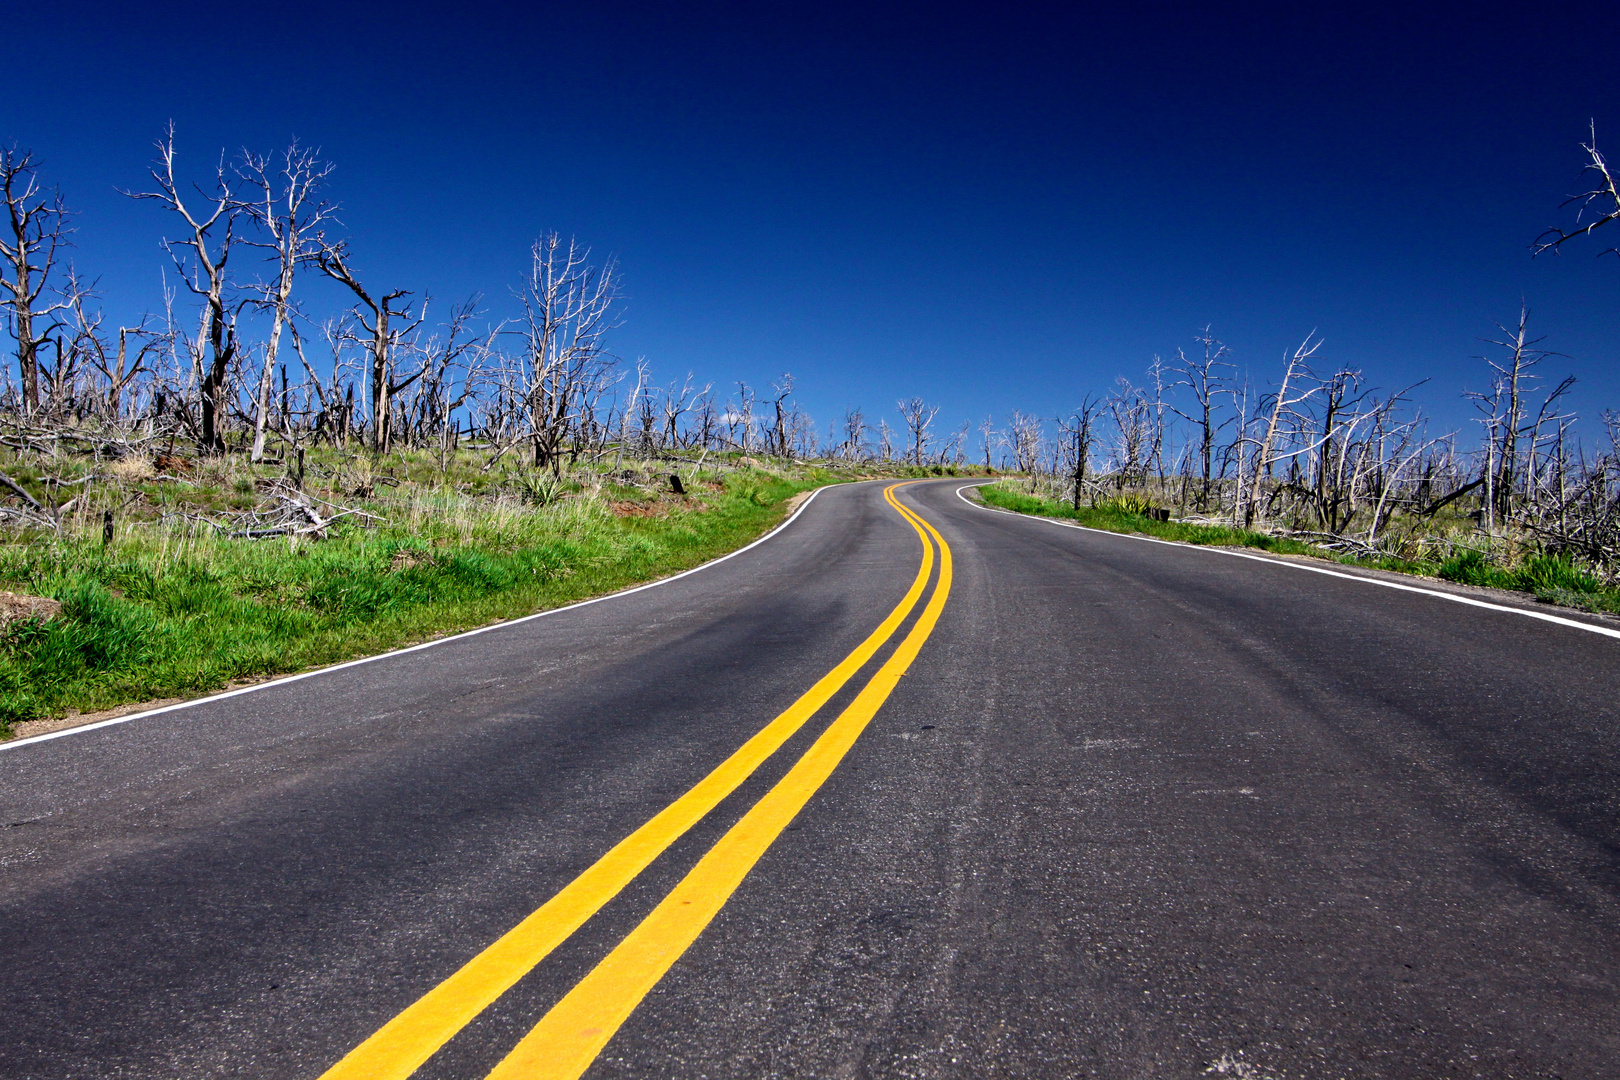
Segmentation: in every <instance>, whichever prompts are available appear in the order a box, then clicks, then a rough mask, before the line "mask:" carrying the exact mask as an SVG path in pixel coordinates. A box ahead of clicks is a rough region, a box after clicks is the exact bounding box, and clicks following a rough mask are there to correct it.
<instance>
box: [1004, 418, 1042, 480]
mask: <svg viewBox="0 0 1620 1080" xmlns="http://www.w3.org/2000/svg"><path fill="white" fill-rule="evenodd" d="M1007 435H1008V442H1009V443H1010V444H1011V445H1012V452H1013V462H1014V464H1015V466H1016V468H1017V470H1018V471H1019V472H1021V473H1024V474H1026V475H1028V476H1029V478H1030V480H1031V482H1032V483H1033V481H1034V479H1035V477H1036V474H1037V473H1038V472H1039V471H1040V464H1041V446H1042V439H1041V420H1040V417H1038V416H1030V415H1029V414H1027V413H1022V412H1016V411H1015V412H1014V413H1013V414H1012V418H1011V419H1010V420H1008V421H1007Z"/></svg>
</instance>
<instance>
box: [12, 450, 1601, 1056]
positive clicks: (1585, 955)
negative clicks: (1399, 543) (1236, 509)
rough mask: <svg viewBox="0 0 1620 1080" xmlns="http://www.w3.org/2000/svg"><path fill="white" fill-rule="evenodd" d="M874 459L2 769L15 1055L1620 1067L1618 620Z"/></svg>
mask: <svg viewBox="0 0 1620 1080" xmlns="http://www.w3.org/2000/svg"><path fill="white" fill-rule="evenodd" d="M887 486H888V485H885V484H861V485H851V486H846V487H839V488H832V489H827V490H825V491H823V492H822V493H821V494H819V495H818V496H817V497H816V498H815V499H814V500H812V501H811V502H810V503H808V504H807V505H806V506H805V507H804V508H803V510H802V512H801V513H800V515H799V516H798V518H797V519H796V520H794V521H793V522H792V523H791V524H790V525H788V526H787V527H785V528H784V529H783V530H781V531H780V532H778V533H777V534H775V535H773V536H772V537H771V538H769V539H768V540H766V541H765V542H763V543H761V544H759V545H757V546H756V547H753V548H751V549H749V550H748V551H745V552H743V553H741V554H739V555H737V556H736V557H734V558H731V559H728V560H726V561H724V562H721V563H718V564H714V565H711V566H709V567H707V568H705V569H703V570H701V571H699V572H696V573H693V574H690V575H687V576H685V577H682V578H680V579H678V580H675V581H671V582H668V583H666V584H663V585H660V586H657V587H655V588H649V589H644V590H642V591H639V592H635V593H631V594H629V595H624V596H620V597H616V598H612V599H609V600H605V601H603V602H600V603H595V604H591V605H588V606H584V607H579V608H575V609H572V610H567V611H563V612H559V613H556V614H553V615H548V616H546V617H542V618H537V619H531V620H529V621H526V622H521V623H518V624H515V625H509V626H505V627H502V628H499V629H496V630H492V631H489V632H487V633H481V634H477V635H473V636H468V637H462V638H458V639H454V640H451V641H448V642H445V643H441V644H438V645H436V646H433V647H431V648H426V649H419V650H416V651H412V652H407V653H403V654H397V655H394V656H390V657H385V658H381V659H378V660H376V661H373V662H370V663H365V664H360V665H357V666H351V667H347V668H344V669H341V670H336V671H331V672H327V673H324V674H319V675H316V676H313V677H310V678H304V679H301V680H297V681H291V682H284V683H280V684H275V685H271V686H268V687H266V688H263V689H260V690H256V691H254V692H252V693H247V694H241V695H238V696H235V697H229V698H225V699H222V700H215V701H211V702H204V703H201V704H197V705H194V706H191V707H188V708H184V709H179V710H174V711H170V712H165V713H161V714H158V715H153V716H148V717H145V718H142V719H137V720H133V721H130V722H127V723H121V724H116V725H112V726H108V727H104V728H99V729H96V730H91V731H81V732H78V733H74V734H71V735H68V736H65V737H61V738H55V739H48V740H45V741H38V742H30V743H25V744H21V745H17V744H12V745H10V746H8V747H7V748H6V749H3V750H0V825H4V827H3V828H0V1033H3V1037H0V1076H4V1077H7V1078H24V1077H30V1078H31V1077H53V1078H54V1077H81V1076H82V1077H91V1076H93V1077H154V1078H156V1077H162V1078H165V1080H173V1078H182V1077H204V1076H206V1077H304V1078H316V1077H323V1076H324V1077H328V1078H331V1080H343V1078H345V1077H378V1078H382V1077H388V1076H399V1077H404V1076H407V1075H415V1076H416V1077H418V1078H419V1080H420V1078H461V1077H475V1078H476V1077H485V1076H491V1077H495V1078H497V1080H501V1078H506V1077H516V1076H537V1077H539V1076H558V1077H561V1076H577V1075H580V1074H581V1070H586V1069H588V1072H587V1073H586V1075H589V1076H590V1077H593V1078H594V1077H601V1078H607V1077H629V1076H642V1077H648V1076H656V1077H700V1076H701V1077H716V1078H719V1077H759V1076H781V1077H809V1076H815V1077H856V1076H873V1077H957V1076H960V1077H992V1076H993V1077H1076V1076H1088V1077H1090V1076H1096V1077H1121V1078H1123V1077H1189V1078H1190V1077H1201V1076H1232V1077H1242V1078H1250V1080H1254V1078H1260V1077H1274V1078H1283V1077H1402V1078H1405V1077H1490V1078H1493V1080H1495V1078H1506V1077H1603V1076H1620V992H1617V990H1620V988H1617V985H1616V975H1617V972H1620V703H1617V698H1616V693H1615V691H1616V687H1617V676H1620V640H1616V639H1615V638H1614V637H1612V636H1604V635H1602V634H1599V633H1593V632H1589V631H1587V630H1585V629H1582V628H1580V627H1578V626H1566V625H1561V624H1555V623H1548V622H1545V621H1540V620H1537V619H1534V618H1530V617H1526V616H1525V615H1524V614H1522V613H1520V612H1519V611H1515V610H1496V609H1493V608H1480V607H1471V606H1465V605H1463V604H1458V603H1455V602H1452V601H1450V600H1447V599H1445V598H1444V597H1441V596H1433V595H1427V594H1424V593H1414V592H1406V591H1397V590H1393V589H1389V588H1384V587H1380V586H1378V585H1375V584H1370V583H1369V582H1368V581H1365V580H1358V579H1357V578H1356V575H1351V576H1349V577H1333V576H1328V575H1324V574H1321V573H1314V572H1309V571H1307V570H1305V569H1302V568H1301V566H1300V565H1299V564H1297V563H1293V564H1291V563H1286V562H1281V561H1266V560H1258V559H1247V558H1239V557H1234V556H1232V555H1230V554H1226V553H1223V552H1219V551H1212V550H1202V549H1194V548H1188V547H1182V546H1177V545H1168V544H1162V543H1151V542H1147V541H1144V540H1142V539H1139V538H1130V537H1123V536H1116V535H1111V534H1102V533H1095V532H1090V531H1083V530H1078V529H1073V528H1065V527H1061V526H1058V525H1056V524H1053V523H1051V522H1047V521H1041V520H1037V519H1031V518H1022V517H1016V516H1010V515H1005V514H999V513H995V512H993V511H990V510H988V509H985V508H983V507H980V506H975V505H971V504H970V503H969V502H968V501H967V500H966V499H965V498H964V497H963V496H962V495H960V494H959V489H961V488H962V487H963V482H962V481H941V482H927V483H917V484H911V485H908V486H904V487H900V488H899V489H898V490H896V491H894V492H893V494H892V495H885V489H886V488H887ZM891 500H892V501H891ZM902 507H905V508H908V509H909V511H910V512H911V513H913V514H914V515H915V516H916V517H917V518H918V519H920V520H916V521H914V520H911V519H910V518H908V517H907V516H906V514H905V512H903V511H902V509H901V508H902ZM930 527H931V529H930ZM931 530H934V531H931ZM1435 588H1436V589H1437V590H1439V591H1448V590H1449V591H1451V592H1461V591H1462V590H1451V589H1449V587H1446V586H1436V587H1435ZM1507 606H1509V607H1514V606H1517V607H1522V608H1524V609H1527V610H1546V609H1538V608H1537V605H1535V604H1533V603H1530V602H1525V603H1522V604H1517V605H1515V604H1514V603H1511V602H1510V603H1509V604H1508V605H1507ZM1572 621H1575V622H1582V621H1587V622H1593V623H1595V622H1596V621H1597V620H1595V619H1594V620H1582V618H1581V617H1579V616H1575V617H1572ZM418 1065H419V1066H420V1067H418ZM413 1069H414V1070H415V1071H414V1073H413V1072H412V1070H413Z"/></svg>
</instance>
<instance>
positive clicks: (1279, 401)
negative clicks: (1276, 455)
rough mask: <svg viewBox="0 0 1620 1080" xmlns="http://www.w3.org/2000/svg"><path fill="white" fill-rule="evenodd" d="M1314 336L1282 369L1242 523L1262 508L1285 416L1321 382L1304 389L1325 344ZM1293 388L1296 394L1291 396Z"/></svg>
mask: <svg viewBox="0 0 1620 1080" xmlns="http://www.w3.org/2000/svg"><path fill="white" fill-rule="evenodd" d="M1313 337H1315V333H1314V332H1312V333H1310V334H1307V335H1306V336H1305V340H1304V341H1303V342H1302V343H1301V344H1300V346H1299V348H1297V349H1295V350H1294V351H1293V353H1292V354H1291V355H1290V356H1289V357H1288V365H1287V367H1285V368H1284V369H1283V379H1282V385H1281V386H1279V387H1278V388H1277V393H1276V395H1275V396H1273V397H1272V399H1271V410H1270V415H1269V416H1268V417H1267V419H1266V427H1265V434H1263V435H1262V436H1261V437H1260V439H1259V440H1258V442H1257V443H1256V445H1255V454H1254V461H1253V469H1254V474H1253V477H1252V479H1251V482H1250V489H1249V498H1248V502H1247V504H1246V505H1245V507H1244V512H1243V526H1244V528H1248V527H1250V526H1252V525H1253V524H1254V517H1255V514H1256V512H1257V511H1258V509H1259V505H1260V495H1261V485H1262V484H1264V483H1265V479H1266V477H1267V476H1268V475H1269V474H1270V471H1271V465H1272V456H1271V455H1272V452H1273V450H1274V449H1275V447H1276V442H1277V436H1278V435H1279V434H1280V433H1281V432H1282V426H1283V423H1284V421H1285V420H1286V419H1288V418H1290V417H1291V415H1292V410H1293V409H1294V408H1295V407H1296V406H1298V405H1299V404H1301V403H1302V402H1304V401H1306V400H1307V399H1308V398H1310V397H1311V396H1312V395H1314V394H1315V393H1316V392H1317V391H1318V390H1319V389H1320V384H1318V385H1317V386H1315V387H1312V388H1310V389H1301V386H1302V384H1303V383H1304V382H1305V381H1306V380H1307V379H1308V378H1309V377H1310V360H1311V357H1312V356H1314V355H1315V354H1316V351H1317V350H1318V349H1319V348H1321V347H1322V343H1321V342H1320V341H1317V342H1314V343H1313V342H1312V341H1311V338H1313ZM1290 391H1292V393H1293V396H1292V397H1290V396H1289V394H1290Z"/></svg>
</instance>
